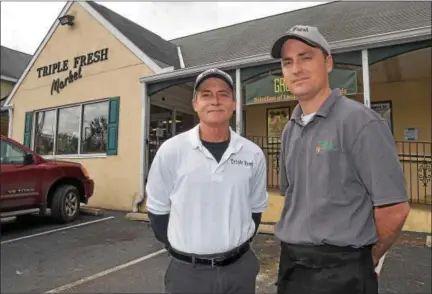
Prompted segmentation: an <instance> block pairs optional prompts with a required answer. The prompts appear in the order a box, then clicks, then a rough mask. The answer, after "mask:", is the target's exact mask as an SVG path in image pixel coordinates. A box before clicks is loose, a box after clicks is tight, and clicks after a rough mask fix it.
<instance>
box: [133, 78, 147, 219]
mask: <svg viewBox="0 0 432 294" xmlns="http://www.w3.org/2000/svg"><path fill="white" fill-rule="evenodd" d="M141 83H142V87H141V144H140V147H141V148H140V190H139V195H138V198H137V199H136V200H135V201H134V203H133V207H132V211H133V212H138V206H139V205H140V204H141V203H143V202H144V200H145V185H146V183H147V171H146V170H147V152H146V151H147V139H148V136H147V134H148V129H147V119H148V117H147V116H148V115H147V113H148V112H149V110H150V109H149V108H148V106H147V105H148V100H149V98H148V96H147V84H146V83H145V82H141Z"/></svg>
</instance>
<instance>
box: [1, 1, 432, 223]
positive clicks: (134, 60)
mask: <svg viewBox="0 0 432 294" xmlns="http://www.w3.org/2000/svg"><path fill="white" fill-rule="evenodd" d="M61 16H63V18H61V17H60V19H62V20H64V21H65V22H68V21H70V22H73V25H68V24H65V25H60V22H59V21H57V22H56V23H55V24H54V25H53V28H52V29H51V31H50V32H49V34H48V35H47V38H45V40H44V41H43V42H42V44H41V47H40V48H39V49H38V51H37V52H36V54H35V56H34V59H33V60H32V61H31V62H30V65H29V67H28V68H27V69H26V71H25V73H24V74H23V75H22V76H21V78H20V80H19V82H18V84H17V86H16V87H15V88H14V89H13V91H12V93H11V95H10V96H9V99H8V101H7V106H8V107H10V108H11V109H12V110H11V112H12V113H13V124H12V125H11V128H10V130H9V131H10V135H11V136H12V137H13V138H16V139H18V140H21V141H23V142H25V144H27V145H29V146H32V147H33V148H35V150H36V151H37V152H40V153H41V152H42V153H43V154H45V155H46V156H47V157H54V158H59V159H63V158H68V159H70V160H74V161H78V162H81V163H82V164H84V165H85V166H86V167H87V168H88V169H89V172H90V173H91V174H92V176H93V178H94V179H95V182H96V189H95V196H94V197H93V199H92V200H91V201H90V205H91V206H97V207H102V208H112V209H121V210H138V207H139V206H138V204H140V203H141V204H142V203H143V202H144V201H143V200H144V197H145V194H144V186H145V179H146V174H147V171H148V168H149V166H150V165H151V161H152V158H153V156H154V153H155V152H156V150H157V148H158V146H160V144H161V143H162V142H163V141H164V140H166V139H167V138H169V137H171V136H173V135H175V134H178V133H180V132H182V131H185V130H188V129H190V128H191V127H192V126H194V124H195V123H196V122H197V121H196V116H195V115H194V113H193V110H192V106H191V97H192V85H193V82H194V80H195V78H196V76H197V75H198V74H199V73H200V72H202V71H203V70H205V69H208V68H212V67H218V68H221V69H224V70H226V71H228V72H229V73H230V74H231V75H232V77H233V78H234V80H235V81H236V89H237V91H236V95H237V111H236V115H235V117H233V120H232V127H233V129H235V130H236V131H237V132H238V133H240V134H242V135H243V136H246V137H248V138H250V139H251V140H253V141H255V142H256V143H257V144H258V145H259V146H260V147H261V148H262V149H263V150H264V152H265V154H266V156H267V162H268V186H269V190H270V191H273V189H277V188H278V156H279V141H280V132H281V129H282V128H283V125H284V124H285V122H286V121H287V120H288V118H289V116H290V114H291V112H292V110H293V108H294V106H295V105H296V101H295V99H294V97H292V96H291V95H290V93H289V91H287V89H286V87H285V86H284V83H283V79H281V72H280V64H279V61H277V60H272V59H271V58H270V56H269V48H270V46H271V43H272V41H273V40H274V39H276V38H277V37H278V36H279V35H281V34H282V33H283V32H284V31H286V30H287V29H289V28H290V27H291V26H293V25H295V24H309V25H315V26H317V27H319V29H320V31H321V32H322V33H323V34H324V35H325V36H326V37H327V38H328V40H329V42H330V45H331V47H332V50H333V52H334V59H335V63H336V69H335V70H334V72H332V73H331V82H332V85H333V86H334V87H338V88H340V89H341V90H342V91H343V92H344V93H345V94H346V95H347V96H348V97H350V98H352V99H355V100H357V101H359V102H360V103H365V104H366V105H368V106H370V107H373V108H374V109H375V110H376V111H379V112H380V113H382V115H383V116H384V117H386V118H387V119H388V121H389V127H390V128H391V129H392V132H393V134H394V136H395V141H396V144H397V146H398V150H399V153H400V159H401V164H403V167H404V172H405V174H406V178H407V184H408V188H409V193H410V197H411V200H412V202H413V203H419V204H431V198H432V197H431V194H432V193H431V187H432V183H431V137H432V134H431V133H432V118H431V112H432V98H431V44H432V39H431V23H430V19H431V7H430V5H429V3H425V2H410V3H406V2H387V1H384V2H343V1H342V2H331V3H328V4H324V5H319V6H315V7H311V8H306V9H301V10H297V11H293V12H287V13H283V14H279V15H275V16H271V17H266V18H262V19H256V20H253V21H249V22H245V23H240V24H236V25H232V26H228V27H224V28H219V29H215V30H211V31H207V32H203V33H199V34H195V35H191V36H186V37H183V38H178V39H175V40H170V41H166V40H163V39H162V38H160V37H159V36H157V35H155V34H153V33H151V32H149V31H148V30H146V29H144V28H142V27H140V26H138V25H136V24H134V23H132V22H130V21H128V20H127V19H124V18H123V17H121V16H119V15H118V14H116V13H114V12H112V11H110V10H109V9H107V8H105V7H103V6H101V5H98V4H96V3H94V2H90V1H89V2H72V3H68V4H67V5H66V7H65V8H64V10H63V11H62V13H61ZM401 19H403V20H404V21H400V20H401ZM271 195H272V196H271V197H270V202H271V207H270V208H269V211H268V213H267V212H266V213H267V217H268V218H270V219H271V220H273V219H274V218H277V217H278V214H279V211H280V208H281V202H282V201H281V197H280V196H277V195H276V194H271ZM140 207H141V209H144V208H142V206H140ZM427 213H429V214H428V216H429V228H430V209H429V211H428V212H427ZM420 222H421V223H422V224H423V223H424V222H425V220H424V219H423V218H422V219H421V221H420Z"/></svg>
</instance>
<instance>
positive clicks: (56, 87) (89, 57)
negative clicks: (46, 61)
mask: <svg viewBox="0 0 432 294" xmlns="http://www.w3.org/2000/svg"><path fill="white" fill-rule="evenodd" d="M105 60H108V48H105V49H101V50H97V51H94V52H90V53H87V54H85V55H79V56H76V57H74V58H73V60H72V62H71V63H69V60H68V59H66V60H63V61H58V62H55V63H52V64H50V65H45V66H41V67H39V68H38V69H36V70H37V73H38V78H42V77H47V76H50V75H53V74H57V73H61V72H65V71H69V75H68V76H67V77H66V78H63V79H60V78H56V79H54V80H53V81H52V83H51V95H53V94H54V92H57V93H60V91H61V90H63V89H64V88H65V87H66V86H67V85H69V84H71V83H73V82H74V81H76V80H79V79H81V78H82V77H83V76H82V68H83V67H85V66H87V65H91V64H94V63H98V62H101V61H105Z"/></svg>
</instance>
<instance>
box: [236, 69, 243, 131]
mask: <svg viewBox="0 0 432 294" xmlns="http://www.w3.org/2000/svg"><path fill="white" fill-rule="evenodd" d="M242 114H243V104H242V87H241V78H240V68H237V69H236V132H237V134H239V135H242V133H243V130H242V126H243V115H242Z"/></svg>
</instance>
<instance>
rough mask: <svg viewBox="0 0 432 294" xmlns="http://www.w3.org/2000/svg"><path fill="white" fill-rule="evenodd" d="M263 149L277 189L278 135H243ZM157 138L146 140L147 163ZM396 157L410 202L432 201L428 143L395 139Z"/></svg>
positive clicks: (270, 184) (270, 180) (269, 175)
mask: <svg viewBox="0 0 432 294" xmlns="http://www.w3.org/2000/svg"><path fill="white" fill-rule="evenodd" d="M246 138H248V139H249V140H251V141H252V142H254V143H255V144H257V145H258V146H259V147H260V148H261V149H262V150H263V152H264V155H265V157H266V160H267V186H268V188H279V155H280V146H281V142H280V138H278V137H274V138H272V137H260V136H246ZM162 143H163V141H161V140H157V139H154V140H150V142H149V166H150V164H151V163H152V161H153V158H154V156H155V154H156V151H157V149H158V148H159V146H160V145H161V144H162ZM396 147H397V150H398V154H399V159H400V162H401V165H402V169H403V172H404V174H405V180H406V184H407V190H408V195H409V197H410V201H411V202H412V203H418V204H429V205H430V204H432V160H431V154H432V152H431V149H432V143H431V142H412V141H396Z"/></svg>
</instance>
